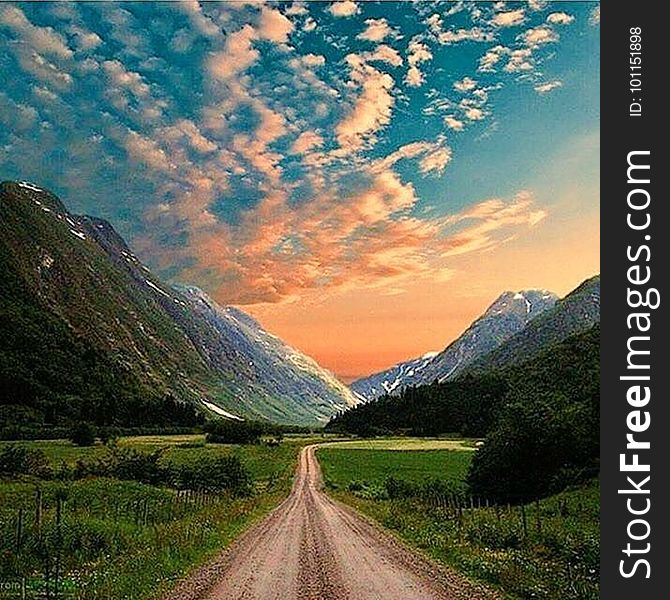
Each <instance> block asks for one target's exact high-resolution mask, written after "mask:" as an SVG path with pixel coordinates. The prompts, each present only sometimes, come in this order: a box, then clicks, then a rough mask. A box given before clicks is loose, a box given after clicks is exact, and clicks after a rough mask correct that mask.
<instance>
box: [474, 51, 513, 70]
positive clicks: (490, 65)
mask: <svg viewBox="0 0 670 600" xmlns="http://www.w3.org/2000/svg"><path fill="white" fill-rule="evenodd" d="M507 52H508V50H507V48H505V47H504V46H495V47H494V48H491V49H490V50H487V51H486V53H485V54H484V55H483V56H482V57H481V58H480V59H479V68H478V71H480V72H483V73H488V72H492V71H495V67H496V66H497V64H498V63H499V62H500V59H501V58H502V56H503V55H504V54H507Z"/></svg>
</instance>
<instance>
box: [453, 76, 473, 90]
mask: <svg viewBox="0 0 670 600" xmlns="http://www.w3.org/2000/svg"><path fill="white" fill-rule="evenodd" d="M476 87H477V82H476V81H475V80H474V79H472V77H464V78H463V79H461V80H460V81H456V82H454V89H455V90H456V91H457V92H469V91H472V90H474V89H475V88H476Z"/></svg>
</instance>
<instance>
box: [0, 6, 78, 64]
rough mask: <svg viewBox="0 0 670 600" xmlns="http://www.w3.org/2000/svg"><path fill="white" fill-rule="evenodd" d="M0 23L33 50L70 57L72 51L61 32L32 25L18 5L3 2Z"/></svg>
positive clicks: (55, 55)
mask: <svg viewBox="0 0 670 600" xmlns="http://www.w3.org/2000/svg"><path fill="white" fill-rule="evenodd" d="M0 25H4V26H5V27H7V28H8V29H10V30H11V31H12V32H13V33H14V34H16V35H17V36H18V37H19V39H20V41H22V42H24V43H26V44H27V45H28V46H30V48H31V50H33V51H34V52H38V53H39V54H47V55H49V56H53V57H55V58H61V59H63V58H64V59H69V58H72V54H73V52H72V50H71V49H70V47H69V46H68V45H67V43H66V41H65V39H64V38H63V36H62V35H61V34H59V33H57V32H56V31H54V30H53V29H52V28H51V27H38V26H36V25H33V24H32V23H31V22H30V21H29V20H28V18H27V17H26V16H25V14H24V13H23V11H22V10H21V9H20V8H19V7H18V6H13V5H10V4H5V5H4V6H1V7H0Z"/></svg>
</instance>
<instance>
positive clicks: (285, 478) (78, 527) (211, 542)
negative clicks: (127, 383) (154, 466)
mask: <svg viewBox="0 0 670 600" xmlns="http://www.w3.org/2000/svg"><path fill="white" fill-rule="evenodd" d="M317 439H318V440H320V439H322V438H311V437H308V436H296V437H287V438H286V439H285V441H284V442H283V443H282V444H281V445H280V446H278V447H269V446H267V445H263V444H260V445H252V446H228V445H217V444H205V443H204V437H203V436H153V437H150V438H122V439H120V440H119V442H118V444H119V446H121V447H128V446H130V447H133V448H136V449H141V450H146V451H151V450H154V449H157V448H166V451H165V453H164V454H163V455H162V457H161V462H167V463H171V464H172V465H184V464H188V463H191V462H198V461H202V460H203V457H205V456H206V455H215V456H218V455H227V454H234V455H237V456H238V457H239V458H240V460H241V461H242V464H243V465H244V467H245V468H246V470H247V471H248V472H249V473H250V475H251V477H252V480H253V489H254V492H253V493H252V494H251V495H250V496H245V497H237V496H235V495H231V494H228V493H216V494H215V493H209V494H204V493H191V492H186V493H179V492H178V491H177V490H175V489H172V488H168V487H159V486H155V485H147V484H143V483H139V482H136V481H120V480H117V479H111V478H105V477H87V478H85V479H77V480H64V481H59V480H53V479H51V480H40V479H37V478H35V477H31V476H19V477H13V478H11V479H10V478H5V479H0V580H2V581H5V582H9V584H8V586H6V589H5V590H2V589H0V598H2V597H20V594H19V593H18V592H17V590H19V588H20V586H22V585H25V586H26V589H27V593H26V597H28V598H37V597H43V596H44V594H45V592H46V587H49V588H50V593H51V594H52V595H53V591H54V586H55V585H56V581H57V582H58V588H59V591H60V593H61V595H67V596H73V597H76V598H81V599H89V598H90V599H93V598H96V599H97V598H109V599H110V600H111V599H118V598H124V599H126V598H127V599H135V598H137V599H140V598H141V599H146V598H152V597H156V596H157V595H159V594H160V592H161V591H163V590H165V589H167V588H169V587H171V585H172V584H173V583H174V581H175V580H176V579H178V578H179V577H180V576H182V575H183V574H184V573H186V572H187V571H188V570H189V569H190V568H192V567H193V566H195V565H198V564H201V563H202V562H204V561H206V560H207V559H208V558H209V557H211V556H212V555H214V554H216V553H217V552H220V551H221V549H222V548H223V547H225V546H226V545H227V544H228V543H229V542H230V541H231V540H232V539H234V538H235V537H237V536H238V535H239V534H240V533H241V532H242V531H243V530H245V529H246V528H248V527H249V526H250V525H251V524H252V523H253V522H255V521H256V520H257V519H259V518H261V517H262V516H263V515H265V514H266V513H267V512H268V511H269V510H271V509H272V508H273V507H275V506H276V505H277V504H278V503H279V502H280V501H281V500H282V499H283V498H284V497H285V496H286V495H287V494H288V492H289V490H290V487H291V483H292V475H293V472H294V469H295V465H296V459H297V455H298V453H299V451H300V449H301V448H302V447H303V446H304V445H305V444H307V443H310V442H314V441H317ZM20 445H28V446H29V447H30V448H38V449H40V450H42V451H43V452H44V453H45V455H46V456H47V457H48V460H49V463H50V464H51V465H52V466H53V467H58V465H59V464H61V463H62V462H66V463H69V464H74V463H76V462H77V461H78V460H91V459H94V458H100V457H102V456H104V454H105V452H108V450H106V449H105V448H104V447H103V446H100V445H97V446H93V447H87V448H78V447H76V446H73V445H72V444H71V443H70V442H67V441H35V442H20ZM138 565H142V568H141V569H138V568H137V567H138ZM3 594H4V596H3ZM59 597H60V596H59Z"/></svg>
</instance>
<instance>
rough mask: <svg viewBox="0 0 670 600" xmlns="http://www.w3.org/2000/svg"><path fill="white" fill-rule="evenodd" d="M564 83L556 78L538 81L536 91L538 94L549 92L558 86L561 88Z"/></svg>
mask: <svg viewBox="0 0 670 600" xmlns="http://www.w3.org/2000/svg"><path fill="white" fill-rule="evenodd" d="M562 85H563V83H562V82H560V81H558V80H557V79H555V80H554V81H545V82H544V83H538V84H537V85H536V86H535V91H536V92H537V93H538V94H547V93H548V92H551V91H552V90H555V89H556V88H559V87H561V86H562Z"/></svg>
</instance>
